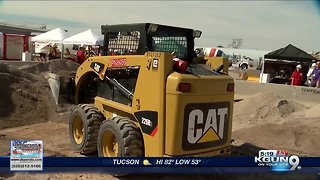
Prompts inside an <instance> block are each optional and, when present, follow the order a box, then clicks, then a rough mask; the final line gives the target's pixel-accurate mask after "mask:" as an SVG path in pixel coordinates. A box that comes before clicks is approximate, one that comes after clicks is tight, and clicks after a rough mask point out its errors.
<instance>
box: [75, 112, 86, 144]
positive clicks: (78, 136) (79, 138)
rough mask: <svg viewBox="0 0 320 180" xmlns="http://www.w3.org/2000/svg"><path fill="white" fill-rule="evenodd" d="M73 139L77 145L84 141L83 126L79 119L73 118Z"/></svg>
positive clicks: (77, 117)
mask: <svg viewBox="0 0 320 180" xmlns="http://www.w3.org/2000/svg"><path fill="white" fill-rule="evenodd" d="M72 127H73V129H72V134H73V139H74V141H75V142H76V143H77V144H81V143H82V142H83V140H84V126H83V122H82V120H81V118H80V117H79V116H75V117H74V119H73V122H72Z"/></svg>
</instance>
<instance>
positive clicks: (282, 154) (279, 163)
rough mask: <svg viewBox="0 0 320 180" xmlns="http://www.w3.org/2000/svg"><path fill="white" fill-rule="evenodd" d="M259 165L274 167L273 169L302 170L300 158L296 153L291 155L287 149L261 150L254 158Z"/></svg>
mask: <svg viewBox="0 0 320 180" xmlns="http://www.w3.org/2000/svg"><path fill="white" fill-rule="evenodd" d="M254 161H255V163H257V164H258V166H263V167H268V166H269V167H272V170H273V171H293V170H300V169H301V166H299V163H300V159H299V157H298V156H296V155H292V156H289V155H288V151H286V150H260V151H259V156H258V157H255V158H254Z"/></svg>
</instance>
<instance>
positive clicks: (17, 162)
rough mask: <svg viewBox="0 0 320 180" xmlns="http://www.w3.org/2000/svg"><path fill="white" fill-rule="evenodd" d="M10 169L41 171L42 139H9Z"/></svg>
mask: <svg viewBox="0 0 320 180" xmlns="http://www.w3.org/2000/svg"><path fill="white" fill-rule="evenodd" d="M10 148H11V150H10V151H11V153H10V171H42V170H43V141H41V140H13V141H11V146H10Z"/></svg>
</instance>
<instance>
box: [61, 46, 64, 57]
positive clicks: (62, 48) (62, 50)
mask: <svg viewBox="0 0 320 180" xmlns="http://www.w3.org/2000/svg"><path fill="white" fill-rule="evenodd" d="M61 44H62V48H61V59H63V50H64V44H63V43H61Z"/></svg>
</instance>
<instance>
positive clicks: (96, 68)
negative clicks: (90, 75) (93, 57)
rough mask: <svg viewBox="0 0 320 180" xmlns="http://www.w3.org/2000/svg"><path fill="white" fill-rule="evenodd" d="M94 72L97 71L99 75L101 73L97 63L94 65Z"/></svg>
mask: <svg viewBox="0 0 320 180" xmlns="http://www.w3.org/2000/svg"><path fill="white" fill-rule="evenodd" d="M94 70H96V71H97V72H98V73H99V72H100V65H99V64H97V63H95V64H94Z"/></svg>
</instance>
